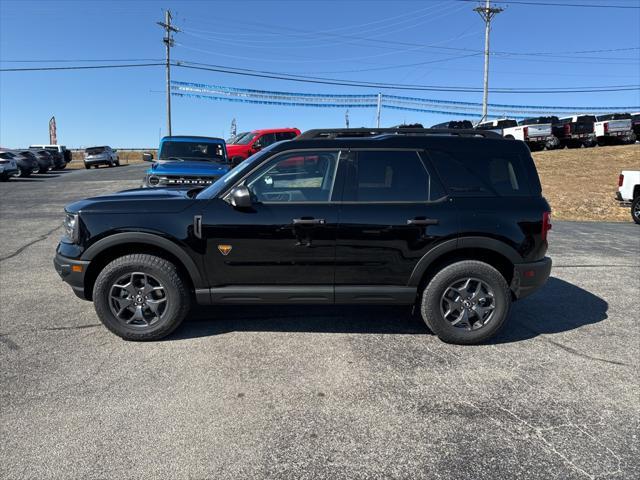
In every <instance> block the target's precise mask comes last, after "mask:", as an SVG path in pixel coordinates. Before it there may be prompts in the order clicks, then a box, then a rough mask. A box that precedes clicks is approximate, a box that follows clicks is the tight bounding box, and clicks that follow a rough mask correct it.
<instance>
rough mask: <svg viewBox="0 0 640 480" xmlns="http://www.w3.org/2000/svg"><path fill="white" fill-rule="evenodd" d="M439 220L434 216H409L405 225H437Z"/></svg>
mask: <svg viewBox="0 0 640 480" xmlns="http://www.w3.org/2000/svg"><path fill="white" fill-rule="evenodd" d="M438 223H439V221H438V220H436V219H435V218H411V219H409V220H407V225H419V226H422V225H438Z"/></svg>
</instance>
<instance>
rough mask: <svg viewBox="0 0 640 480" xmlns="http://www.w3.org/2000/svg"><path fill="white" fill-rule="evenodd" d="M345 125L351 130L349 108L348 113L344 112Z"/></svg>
mask: <svg viewBox="0 0 640 480" xmlns="http://www.w3.org/2000/svg"><path fill="white" fill-rule="evenodd" d="M344 123H345V125H346V127H347V128H349V109H348V108H347V111H346V112H344Z"/></svg>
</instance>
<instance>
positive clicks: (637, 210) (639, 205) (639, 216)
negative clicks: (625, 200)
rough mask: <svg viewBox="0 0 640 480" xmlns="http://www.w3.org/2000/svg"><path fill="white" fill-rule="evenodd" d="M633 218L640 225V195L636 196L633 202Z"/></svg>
mask: <svg viewBox="0 0 640 480" xmlns="http://www.w3.org/2000/svg"><path fill="white" fill-rule="evenodd" d="M631 218H633V221H634V222H636V223H637V224H638V225H640V197H636V198H634V199H633V202H631Z"/></svg>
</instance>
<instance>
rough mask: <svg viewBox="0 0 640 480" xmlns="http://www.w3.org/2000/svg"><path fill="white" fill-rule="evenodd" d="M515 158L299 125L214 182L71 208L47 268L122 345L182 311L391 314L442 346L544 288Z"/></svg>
mask: <svg viewBox="0 0 640 480" xmlns="http://www.w3.org/2000/svg"><path fill="white" fill-rule="evenodd" d="M549 210H550V209H549V205H548V204H547V202H546V200H545V199H544V198H543V197H542V195H541V187H540V181H539V179H538V175H537V172H536V169H535V166H534V163H533V161H532V159H531V155H530V152H529V149H528V148H527V146H526V145H525V144H524V143H523V142H518V141H508V140H504V139H503V138H502V137H500V136H499V135H497V134H496V133H493V132H479V131H476V130H470V131H469V130H433V129H406V128H403V129H372V130H369V129H350V130H346V129H336V130H311V131H308V132H306V133H304V134H303V135H301V136H299V137H298V138H296V139H295V140H290V141H285V142H279V143H275V144H273V145H271V146H270V147H268V148H265V149H264V150H262V151H260V152H259V153H257V154H255V155H253V156H252V157H250V158H249V159H248V160H246V161H244V162H243V163H241V164H240V165H239V166H238V167H236V168H235V169H233V170H231V171H230V172H229V173H227V174H226V175H225V176H223V177H221V178H220V179H219V180H217V181H216V182H215V183H214V184H212V185H210V186H208V187H206V188H204V187H197V188H193V189H190V190H187V189H185V190H176V189H171V190H165V189H152V190H151V189H136V190H128V191H124V192H120V193H116V194H113V195H106V196H101V197H96V198H91V199H87V200H82V201H79V202H76V203H72V204H70V205H68V206H67V207H66V219H65V222H64V224H65V230H66V235H65V236H64V237H63V238H62V240H61V242H60V244H59V245H58V248H57V252H56V257H55V261H54V263H55V267H56V270H57V271H58V273H59V274H60V275H61V276H62V278H63V279H64V280H65V281H66V282H68V283H69V284H70V285H71V287H72V288H73V290H74V292H75V293H76V295H78V296H79V297H80V298H83V299H87V300H93V302H94V304H95V308H96V312H97V314H98V316H99V317H100V319H101V320H102V322H103V323H104V325H105V326H106V327H107V328H108V329H110V330H111V331H112V332H114V333H115V334H116V335H119V336H121V337H122V338H125V339H128V340H154V339H159V338H162V337H164V336H166V335H168V334H170V333H171V332H173V331H174V330H175V329H176V328H177V327H178V325H179V324H180V322H182V320H183V319H184V318H185V316H186V315H187V313H188V311H189V307H190V306H191V304H192V303H193V302H194V301H195V302H197V303H199V304H202V305H211V304H213V305H219V304H292V303H295V304H403V305H408V306H411V305H413V306H416V307H418V308H419V309H420V311H421V313H422V317H423V318H424V321H425V322H426V324H427V325H428V327H429V328H430V329H431V330H432V331H433V332H434V333H435V334H437V335H438V337H440V338H441V339H442V340H444V341H446V342H452V343H460V344H473V343H478V342H481V341H484V340H486V339H487V338H489V337H491V336H492V335H494V334H495V333H496V331H497V330H498V329H499V328H500V327H501V326H502V325H503V323H504V322H505V319H506V318H507V315H508V312H509V308H510V305H511V301H512V300H514V299H518V298H522V297H524V296H526V295H528V294H530V293H531V292H533V291H534V290H536V289H537V288H539V287H540V286H541V285H542V284H543V283H544V282H545V281H546V280H547V278H548V276H549V273H550V270H551V260H550V259H549V258H547V257H545V253H546V251H547V232H548V230H549V229H550V228H551V225H550V223H549Z"/></svg>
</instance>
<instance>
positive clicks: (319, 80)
mask: <svg viewBox="0 0 640 480" xmlns="http://www.w3.org/2000/svg"><path fill="white" fill-rule="evenodd" d="M164 65H165V63H164V62H163V63H139V64H126V65H73V66H66V67H27V68H22V67H20V68H0V72H33V71H51V70H96V69H109V68H137V67H157V66H164ZM171 65H172V66H175V67H180V68H186V69H192V70H203V71H211V72H219V73H227V74H230V75H241V76H248V77H257V78H272V79H275V80H285V81H291V82H302V83H314V84H323V85H340V86H350V87H362V88H384V89H390V90H423V91H437V92H461V93H477V92H481V91H482V90H481V89H479V88H475V87H467V86H455V87H450V86H441V85H412V84H393V83H383V82H363V81H356V80H344V79H333V78H323V77H309V76H302V75H290V74H282V73H278V72H269V71H261V70H252V69H245V68H235V67H228V66H225V65H214V64H207V63H198V62H190V61H186V60H177V61H173V62H172V63H171ZM634 90H640V85H602V86H596V87H588V86H587V87H573V88H570V89H568V88H557V89H556V88H552V87H551V88H549V87H547V88H522V89H520V88H496V89H492V90H490V91H491V92H493V93H512V94H519V93H532V94H547V93H598V92H621V91H634Z"/></svg>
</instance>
